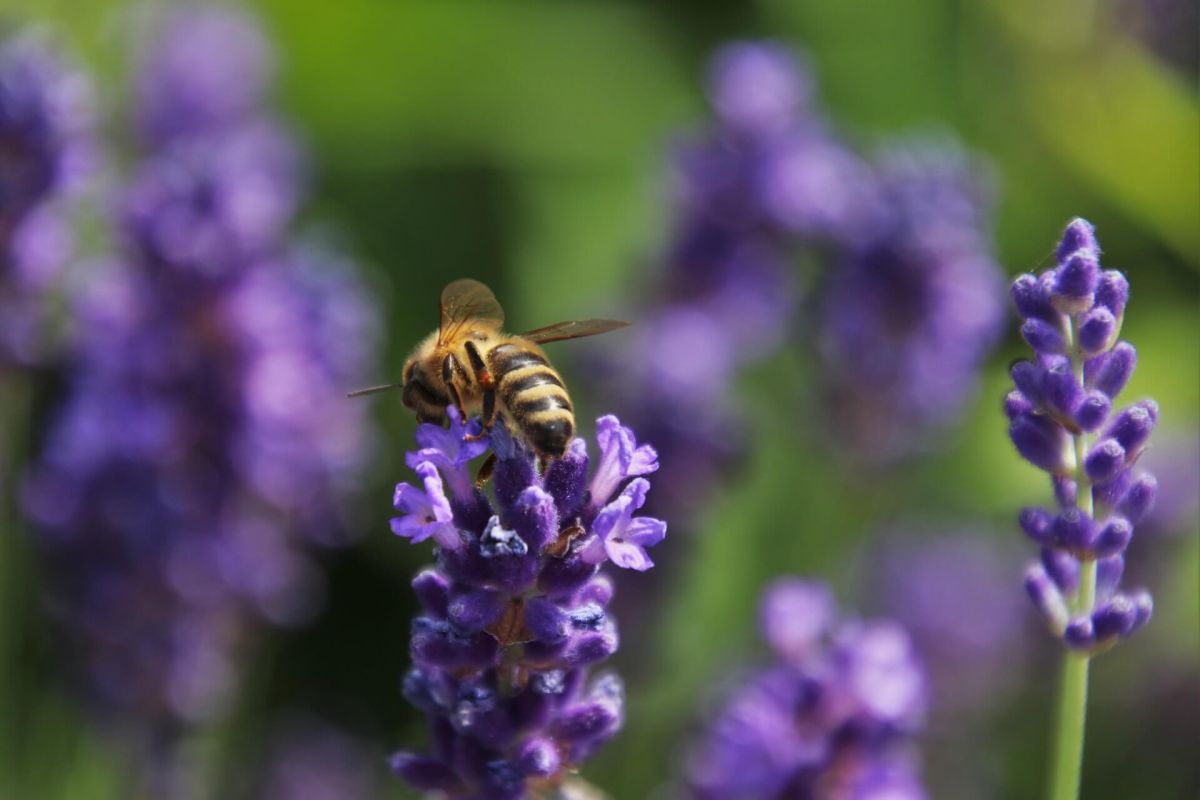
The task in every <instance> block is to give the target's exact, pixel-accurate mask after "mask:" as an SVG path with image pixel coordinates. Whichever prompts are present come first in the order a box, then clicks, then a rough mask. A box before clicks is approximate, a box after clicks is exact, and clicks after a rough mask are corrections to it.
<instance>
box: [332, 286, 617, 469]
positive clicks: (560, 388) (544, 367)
mask: <svg viewBox="0 0 1200 800" xmlns="http://www.w3.org/2000/svg"><path fill="white" fill-rule="evenodd" d="M503 324H504V310H503V309H502V308H501V307H500V303H499V302H497V301H496V297H495V295H493V294H492V291H491V289H488V287H486V286H484V285H483V284H482V283H480V282H479V281H474V280H471V279H469V278H464V279H462V280H457V281H454V282H453V283H451V284H449V285H448V286H446V288H445V289H443V290H442V297H441V322H440V324H439V325H438V329H437V330H436V331H434V332H433V333H431V334H429V336H427V337H425V339H423V340H422V341H421V343H420V344H418V345H417V346H416V348H415V349H414V350H413V352H412V355H410V356H409V357H408V359H407V360H406V361H405V362H404V372H403V373H402V374H403V376H404V377H403V382H402V383H398V384H390V385H388V386H374V387H371V388H369V389H360V390H359V391H357V392H351V396H352V397H353V396H358V395H362V394H368V393H370V392H376V391H381V390H384V389H392V388H401V389H402V390H403V393H402V395H401V401H402V402H403V403H404V405H405V406H406V407H408V408H410V409H412V410H413V411H415V412H416V415H417V419H418V420H419V421H421V422H433V423H437V424H441V423H443V422H445V420H446V418H447V417H446V409H448V408H449V407H450V406H451V405H454V406H455V408H457V409H458V411H459V413H460V414H461V415H462V418H463V419H466V418H467V417H468V416H472V415H475V414H479V415H480V416H481V418H482V420H483V426H484V429H485V430H488V429H490V428H491V427H492V425H493V424H494V423H495V421H496V419H497V418H502V419H504V420H505V421H506V422H507V423H508V424H509V426H510V428H511V429H512V430H513V432H514V433H516V434H517V435H518V436H519V437H520V438H521V439H522V440H523V441H525V442H526V443H527V444H528V445H529V447H530V449H531V450H533V451H534V452H535V453H536V454H537V455H539V456H542V457H544V458H559V457H561V456H562V454H563V453H564V452H566V449H567V444H568V443H569V442H570V441H571V437H573V436H574V435H575V415H574V408H573V407H572V405H571V398H570V396H569V395H568V394H567V387H566V384H565V383H564V382H563V379H562V376H561V375H559V374H558V372H557V371H556V370H555V369H554V367H552V366H550V361H549V360H548V359H547V358H546V354H545V353H544V352H542V348H541V347H540V346H539V345H542V344H546V343H547V342H558V341H562V340H565V339H579V338H582V337H584V336H595V335H597V334H601V333H607V332H608V331H612V330H616V329H618V328H624V327H625V326H626V325H628V324H629V323H628V322H619V321H617V320H611V319H581V320H571V321H568V322H559V323H556V324H554V325H547V326H546V327H544V328H537V329H535V330H532V331H527V332H525V333H521V334H511V333H504V332H503V331H502V330H501V327H502V326H503Z"/></svg>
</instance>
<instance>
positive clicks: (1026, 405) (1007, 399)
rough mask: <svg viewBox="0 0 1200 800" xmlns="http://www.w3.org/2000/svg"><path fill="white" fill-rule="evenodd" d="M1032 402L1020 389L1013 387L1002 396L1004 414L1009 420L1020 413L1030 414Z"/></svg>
mask: <svg viewBox="0 0 1200 800" xmlns="http://www.w3.org/2000/svg"><path fill="white" fill-rule="evenodd" d="M1032 413H1033V403H1031V402H1029V399H1028V398H1027V397H1026V396H1025V395H1024V394H1022V393H1021V392H1020V391H1018V390H1016V389H1013V390H1012V391H1011V392H1009V393H1008V394H1006V395H1005V396H1004V414H1005V416H1007V417H1008V419H1009V421H1010V422H1011V421H1013V420H1015V419H1016V418H1017V417H1019V416H1021V415H1022V414H1032Z"/></svg>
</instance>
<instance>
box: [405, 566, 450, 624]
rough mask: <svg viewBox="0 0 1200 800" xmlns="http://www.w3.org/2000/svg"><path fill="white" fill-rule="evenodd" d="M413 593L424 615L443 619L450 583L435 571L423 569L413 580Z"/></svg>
mask: <svg viewBox="0 0 1200 800" xmlns="http://www.w3.org/2000/svg"><path fill="white" fill-rule="evenodd" d="M412 587H413V591H414V592H415V593H416V595H417V602H419V603H420V604H421V608H423V609H425V611H426V613H428V614H432V615H433V616H435V617H440V618H444V617H445V616H446V609H447V606H448V605H449V603H450V581H448V580H447V579H446V576H444V575H443V574H442V573H440V572H438V571H437V570H435V569H423V570H421V571H420V572H418V573H417V577H415V578H413V582H412Z"/></svg>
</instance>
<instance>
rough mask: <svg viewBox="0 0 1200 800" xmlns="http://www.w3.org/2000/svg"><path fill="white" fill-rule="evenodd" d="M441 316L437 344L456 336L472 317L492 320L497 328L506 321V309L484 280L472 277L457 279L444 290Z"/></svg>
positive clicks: (473, 318)
mask: <svg viewBox="0 0 1200 800" xmlns="http://www.w3.org/2000/svg"><path fill="white" fill-rule="evenodd" d="M441 309H442V318H441V322H440V323H439V325H438V344H445V343H446V342H448V341H450V340H451V339H453V338H454V336H455V335H456V334H457V333H458V331H459V329H460V328H462V326H463V325H464V324H465V323H467V322H468V321H470V320H490V321H491V322H494V323H495V324H496V326H497V327H500V326H501V325H503V324H504V309H503V308H501V307H500V303H499V301H497V300H496V295H494V294H492V290H491V289H489V288H488V287H486V286H484V285H483V284H482V283H480V282H479V281H476V280H471V279H470V278H462V279H461V280H457V281H454V282H453V283H450V284H448V285H447V286H446V288H445V289H443V290H442V301H441Z"/></svg>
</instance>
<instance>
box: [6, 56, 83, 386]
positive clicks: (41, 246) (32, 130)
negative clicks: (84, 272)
mask: <svg viewBox="0 0 1200 800" xmlns="http://www.w3.org/2000/svg"><path fill="white" fill-rule="evenodd" d="M90 100H91V96H90V89H89V86H88V85H87V83H86V81H85V80H84V79H83V77H82V76H81V75H79V74H77V73H75V72H72V71H70V70H68V69H66V68H65V67H64V65H63V64H62V63H61V60H60V59H59V58H58V57H57V56H56V55H55V54H54V53H53V52H52V51H51V50H50V49H49V48H47V47H45V46H44V44H42V43H40V42H37V41H34V40H32V39H10V40H8V41H5V42H3V43H0V365H2V364H4V363H5V362H8V363H29V362H31V361H33V360H35V359H36V358H37V357H38V355H39V349H40V347H41V345H42V342H41V338H42V334H43V330H42V329H43V326H44V322H45V320H44V310H45V309H44V307H45V302H44V301H45V299H46V296H47V294H48V291H49V289H50V287H51V286H52V284H53V283H54V281H55V278H56V277H57V275H58V273H59V271H60V270H61V268H62V267H63V265H64V264H65V262H66V261H67V260H68V259H69V257H70V255H71V252H72V249H73V246H74V241H73V235H72V232H71V226H70V223H69V220H68V218H67V208H66V200H67V199H68V198H69V197H71V196H72V195H73V194H76V193H77V190H78V189H79V188H80V186H81V183H82V180H83V179H84V178H85V177H86V176H87V174H88V173H89V172H90V168H89V164H90V161H91V155H92V148H91V146H90V128H91V120H90V116H91V114H90Z"/></svg>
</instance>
